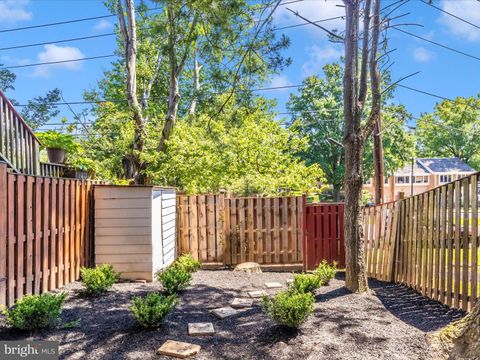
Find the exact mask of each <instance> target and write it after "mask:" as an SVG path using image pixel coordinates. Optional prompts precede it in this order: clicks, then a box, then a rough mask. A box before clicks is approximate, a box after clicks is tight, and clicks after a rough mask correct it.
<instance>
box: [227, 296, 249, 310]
mask: <svg viewBox="0 0 480 360" xmlns="http://www.w3.org/2000/svg"><path fill="white" fill-rule="evenodd" d="M252 305H253V300H252V299H244V298H235V299H233V301H232V303H231V304H230V306H231V307H232V308H234V309H241V308H249V307H252Z"/></svg>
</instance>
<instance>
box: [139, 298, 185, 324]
mask: <svg viewBox="0 0 480 360" xmlns="http://www.w3.org/2000/svg"><path fill="white" fill-rule="evenodd" d="M176 304H177V297H176V296H175V295H170V296H163V295H160V294H157V293H149V294H147V296H145V297H143V298H142V297H135V298H133V301H132V305H131V306H130V311H131V312H132V315H133V317H134V318H135V320H137V321H138V323H139V324H140V325H141V326H143V327H145V328H156V327H159V326H160V325H161V323H162V320H163V318H164V317H165V316H167V315H168V314H169V313H170V312H171V311H172V310H173V309H174V308H175V305H176Z"/></svg>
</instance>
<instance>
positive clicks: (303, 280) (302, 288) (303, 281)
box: [290, 274, 322, 294]
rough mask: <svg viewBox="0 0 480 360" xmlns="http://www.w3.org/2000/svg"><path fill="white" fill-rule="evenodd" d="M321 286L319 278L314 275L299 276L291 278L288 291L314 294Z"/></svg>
mask: <svg viewBox="0 0 480 360" xmlns="http://www.w3.org/2000/svg"><path fill="white" fill-rule="evenodd" d="M321 285H322V282H321V281H320V278H319V277H318V276H317V275H314V274H299V275H295V276H294V277H293V282H292V283H291V285H290V289H292V290H295V291H298V292H302V293H304V292H310V293H312V294H313V293H314V292H315V290H317V289H318V288H319V287H320V286H321Z"/></svg>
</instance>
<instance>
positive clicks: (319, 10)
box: [274, 0, 345, 36]
mask: <svg viewBox="0 0 480 360" xmlns="http://www.w3.org/2000/svg"><path fill="white" fill-rule="evenodd" d="M337 5H342V6H343V1H340V0H328V1H327V0H304V1H301V2H297V3H292V4H288V5H285V6H281V7H280V8H279V9H278V10H277V11H276V13H275V14H274V18H275V23H276V25H277V26H284V25H293V24H300V23H304V22H305V21H304V20H302V19H301V18H298V17H297V16H295V15H294V14H292V13H291V12H290V11H288V10H287V8H289V9H291V10H293V11H296V12H298V14H299V15H301V16H303V17H305V18H306V19H308V20H310V21H318V20H323V19H328V18H334V17H338V16H344V15H345V9H344V8H343V7H339V6H337ZM319 25H322V26H323V27H325V28H327V29H329V30H333V29H337V30H339V31H343V30H344V29H345V21H344V20H343V19H334V20H329V21H325V22H321V23H319ZM304 28H305V29H308V30H309V31H312V32H314V33H315V34H323V35H325V36H326V33H325V32H324V31H323V30H321V29H319V28H318V27H316V26H314V25H311V24H310V25H305V26H304Z"/></svg>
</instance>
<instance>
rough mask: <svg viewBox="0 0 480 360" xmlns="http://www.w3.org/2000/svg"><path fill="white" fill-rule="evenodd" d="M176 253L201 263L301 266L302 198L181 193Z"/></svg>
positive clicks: (178, 209) (178, 208)
mask: <svg viewBox="0 0 480 360" xmlns="http://www.w3.org/2000/svg"><path fill="white" fill-rule="evenodd" d="M177 203H178V207H177V217H178V247H179V249H178V251H179V252H180V253H184V252H188V253H191V254H192V255H193V256H194V257H195V258H196V259H199V260H201V261H202V262H203V263H207V264H208V263H213V264H217V265H235V264H239V263H242V262H246V261H254V262H257V263H259V264H264V265H301V263H302V261H303V255H302V239H303V229H302V219H303V198H302V197H272V198H260V197H248V198H227V197H225V196H224V195H223V194H215V195H194V196H186V195H179V196H178V198H177Z"/></svg>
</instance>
